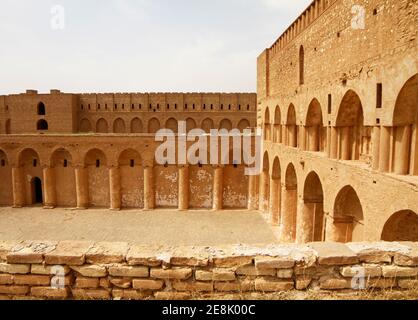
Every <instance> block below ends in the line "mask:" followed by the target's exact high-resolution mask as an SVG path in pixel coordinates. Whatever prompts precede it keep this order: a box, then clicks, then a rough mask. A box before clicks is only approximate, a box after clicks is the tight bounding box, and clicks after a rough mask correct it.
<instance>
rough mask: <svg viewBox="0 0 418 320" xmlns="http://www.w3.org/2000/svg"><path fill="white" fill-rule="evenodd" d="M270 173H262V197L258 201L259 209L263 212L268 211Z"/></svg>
mask: <svg viewBox="0 0 418 320" xmlns="http://www.w3.org/2000/svg"><path fill="white" fill-rule="evenodd" d="M269 179H270V177H269V173H268V171H263V172H261V175H260V198H259V201H258V205H259V210H260V211H261V212H263V213H264V212H267V210H268V204H269V196H268V194H269Z"/></svg>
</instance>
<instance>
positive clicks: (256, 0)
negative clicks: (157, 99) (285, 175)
mask: <svg viewBox="0 0 418 320" xmlns="http://www.w3.org/2000/svg"><path fill="white" fill-rule="evenodd" d="M310 2H311V0H52V1H51V0H36V1H34V0H1V3H0V39H1V44H0V75H1V76H0V79H1V80H0V94H10V93H20V92H24V91H25V90H26V89H37V90H39V92H48V91H49V89H54V88H56V89H61V90H62V91H64V92H74V93H81V92H147V91H151V92H165V91H167V92H173V91H174V92H175V91H177V92H214V91H222V92H235V91H239V92H252V91H255V90H256V58H257V56H258V55H259V54H260V53H261V52H262V51H263V49H264V48H266V47H269V46H270V45H272V44H273V42H274V41H275V40H276V38H278V36H279V35H280V34H281V33H282V32H283V31H284V30H285V29H286V28H287V27H288V26H289V25H290V23H291V22H292V21H293V20H294V19H296V18H297V16H298V15H299V14H300V13H301V12H302V10H303V9H305V8H306V7H307V6H308V5H309V3H310ZM56 5H59V6H61V7H62V8H63V9H64V10H65V11H64V15H63V16H64V18H65V19H64V20H62V19H61V17H62V15H61V14H60V13H61V11H55V13H51V9H52V8H53V7H54V6H56ZM62 21H64V23H65V25H64V27H63V29H61V28H60V27H61V26H62V24H61V22H62ZM51 23H52V25H51ZM52 26H54V28H53V27H52ZM57 27H59V28H58V29H57Z"/></svg>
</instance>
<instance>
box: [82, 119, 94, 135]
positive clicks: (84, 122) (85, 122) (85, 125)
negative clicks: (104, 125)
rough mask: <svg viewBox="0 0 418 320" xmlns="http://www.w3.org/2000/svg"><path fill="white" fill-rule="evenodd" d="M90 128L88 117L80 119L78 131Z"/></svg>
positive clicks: (86, 130) (88, 130)
mask: <svg viewBox="0 0 418 320" xmlns="http://www.w3.org/2000/svg"><path fill="white" fill-rule="evenodd" d="M91 131H92V128H91V123H90V121H89V120H88V119H82V120H81V121H80V132H84V133H86V132H91Z"/></svg>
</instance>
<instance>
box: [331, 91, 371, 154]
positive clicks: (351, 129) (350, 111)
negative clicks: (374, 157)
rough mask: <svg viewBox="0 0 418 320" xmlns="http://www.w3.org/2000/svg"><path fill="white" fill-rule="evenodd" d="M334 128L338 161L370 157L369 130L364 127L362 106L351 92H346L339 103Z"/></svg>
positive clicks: (358, 98)
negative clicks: (337, 145)
mask: <svg viewBox="0 0 418 320" xmlns="http://www.w3.org/2000/svg"><path fill="white" fill-rule="evenodd" d="M336 127H337V131H338V135H339V141H340V145H339V152H338V158H339V159H341V160H360V159H364V158H366V157H367V156H368V155H370V151H371V150H370V142H371V130H370V128H366V127H365V126H364V115H363V106H362V103H361V100H360V97H359V96H358V94H357V93H356V92H354V91H353V90H348V91H347V92H346V94H345V95H344V97H343V99H342V101H341V103H340V107H339V110H338V116H337V122H336Z"/></svg>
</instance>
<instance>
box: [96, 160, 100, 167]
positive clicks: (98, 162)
mask: <svg viewBox="0 0 418 320" xmlns="http://www.w3.org/2000/svg"><path fill="white" fill-rule="evenodd" d="M96 168H100V160H99V159H97V160H96Z"/></svg>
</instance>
